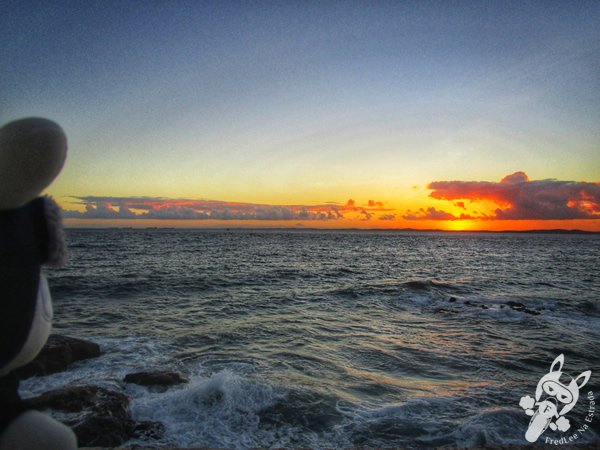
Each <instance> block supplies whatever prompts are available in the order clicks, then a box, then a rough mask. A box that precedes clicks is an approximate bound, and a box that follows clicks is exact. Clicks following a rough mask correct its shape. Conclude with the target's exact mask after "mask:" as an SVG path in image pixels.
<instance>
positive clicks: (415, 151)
mask: <svg viewBox="0 0 600 450" xmlns="http://www.w3.org/2000/svg"><path fill="white" fill-rule="evenodd" d="M599 23H600V2H598V1H589V2H588V1H563V2H553V1H544V2H528V1H517V2H510V1H502V2H492V1H474V2H445V1H444V2H436V1H422V2H417V1H391V2H385V1H381V2H367V1H364V2H361V1H339V2H338V1H327V2H316V1H315V2H310V1H309V2H304V1H297V2H296V1H294V2H292V1H289V2H221V1H218V2H202V1H186V0H181V1H159V0H151V1H123V0H120V1H110V0H106V1H99V0H92V1H80V0H77V1H43V2H32V1H28V0H18V1H13V0H8V2H3V8H2V14H1V15H0V39H1V42H2V46H1V47H0V122H1V123H2V124H4V123H6V122H8V121H10V120H14V119H18V118H22V117H27V116H42V117H47V118H50V119H53V120H55V121H57V122H58V123H59V124H61V125H62V126H63V128H64V129H65V131H66V133H67V135H68V138H69V156H68V160H67V163H66V166H65V168H64V170H63V172H62V173H61V175H60V176H59V178H58V179H57V180H56V181H55V182H54V184H52V185H51V187H50V188H49V189H48V191H47V193H48V194H50V195H52V196H53V197H54V198H55V199H56V200H57V201H58V202H59V204H60V205H61V206H62V207H63V209H64V210H65V217H66V221H67V224H68V225H70V226H185V227H195V226H205V227H206V226H209V227H214V226H225V227H236V226H251V227H261V226H269V227H272V226H283V227H301V226H304V227H327V228H336V227H361V228H394V227H397V228H403V227H411V228H440V229H449V230H458V229H466V230H469V229H489V230H502V229H506V230H508V229H537V228H566V229H572V228H579V229H585V230H595V231H600V184H599V182H600V26H598V24H599ZM0 182H1V181H0Z"/></svg>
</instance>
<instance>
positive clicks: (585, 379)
mask: <svg viewBox="0 0 600 450" xmlns="http://www.w3.org/2000/svg"><path fill="white" fill-rule="evenodd" d="M591 375H592V371H591V370H586V371H585V372H581V374H580V375H579V376H578V377H577V378H575V383H577V387H578V388H579V389H581V388H582V387H583V386H585V384H586V383H587V382H588V380H589V379H590V376H591ZM580 379H581V381H580Z"/></svg>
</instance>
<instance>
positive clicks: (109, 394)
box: [27, 386, 164, 447]
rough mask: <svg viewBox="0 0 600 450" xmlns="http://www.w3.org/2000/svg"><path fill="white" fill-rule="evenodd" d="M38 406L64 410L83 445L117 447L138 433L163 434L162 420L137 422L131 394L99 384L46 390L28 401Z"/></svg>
mask: <svg viewBox="0 0 600 450" xmlns="http://www.w3.org/2000/svg"><path fill="white" fill-rule="evenodd" d="M27 402H28V403H29V404H30V405H31V406H32V407H34V408H37V409H42V410H44V409H49V410H51V411H60V412H61V415H60V419H61V421H62V422H63V423H65V424H66V425H68V426H70V427H71V428H72V429H73V431H74V432H75V434H76V435H77V440H78V442H79V445H80V446H82V447H116V446H119V445H122V444H123V443H125V442H127V441H128V440H129V439H131V438H134V437H140V436H146V437H154V438H160V437H161V436H162V434H163V433H164V426H163V425H162V424H161V423H159V422H135V421H134V420H133V419H131V417H130V415H129V398H128V397H127V396H126V395H124V394H122V393H120V392H115V391H112V390H110V389H106V388H102V387H98V386H73V387H65V388H62V389H56V390H54V391H49V392H46V393H44V394H42V395H40V396H39V397H35V398H33V399H30V400H28V401H27Z"/></svg>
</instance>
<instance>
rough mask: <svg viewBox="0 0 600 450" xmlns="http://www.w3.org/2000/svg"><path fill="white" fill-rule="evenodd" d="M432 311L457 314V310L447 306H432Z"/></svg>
mask: <svg viewBox="0 0 600 450" xmlns="http://www.w3.org/2000/svg"><path fill="white" fill-rule="evenodd" d="M433 312H434V313H452V314H458V311H457V310H455V309H449V308H434V309H433Z"/></svg>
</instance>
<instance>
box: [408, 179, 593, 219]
mask: <svg viewBox="0 0 600 450" xmlns="http://www.w3.org/2000/svg"><path fill="white" fill-rule="evenodd" d="M427 188H428V189H431V190H432V192H431V194H430V195H429V196H430V197H431V198H434V199H436V200H447V201H449V202H453V204H454V205H455V206H458V207H460V208H461V209H465V210H466V207H467V204H466V203H465V200H469V201H471V202H477V201H489V202H492V203H495V204H496V205H497V206H498V208H496V209H495V210H494V211H493V213H492V214H488V215H485V214H481V213H479V214H477V213H475V212H474V213H473V214H465V213H461V214H460V215H454V214H452V213H449V212H446V211H442V210H437V209H435V208H428V209H423V208H421V209H419V210H418V211H410V210H409V211H407V213H406V215H404V216H403V217H404V218H405V219H407V220H465V219H480V220H566V219H600V183H594V182H585V181H559V180H554V179H548V180H533V181H532V180H529V177H528V176H527V174H525V173H524V172H515V173H513V174H510V175H507V176H506V177H504V178H503V179H502V180H500V181H499V182H489V181H434V182H432V183H430V184H429V185H428V186H427Z"/></svg>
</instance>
